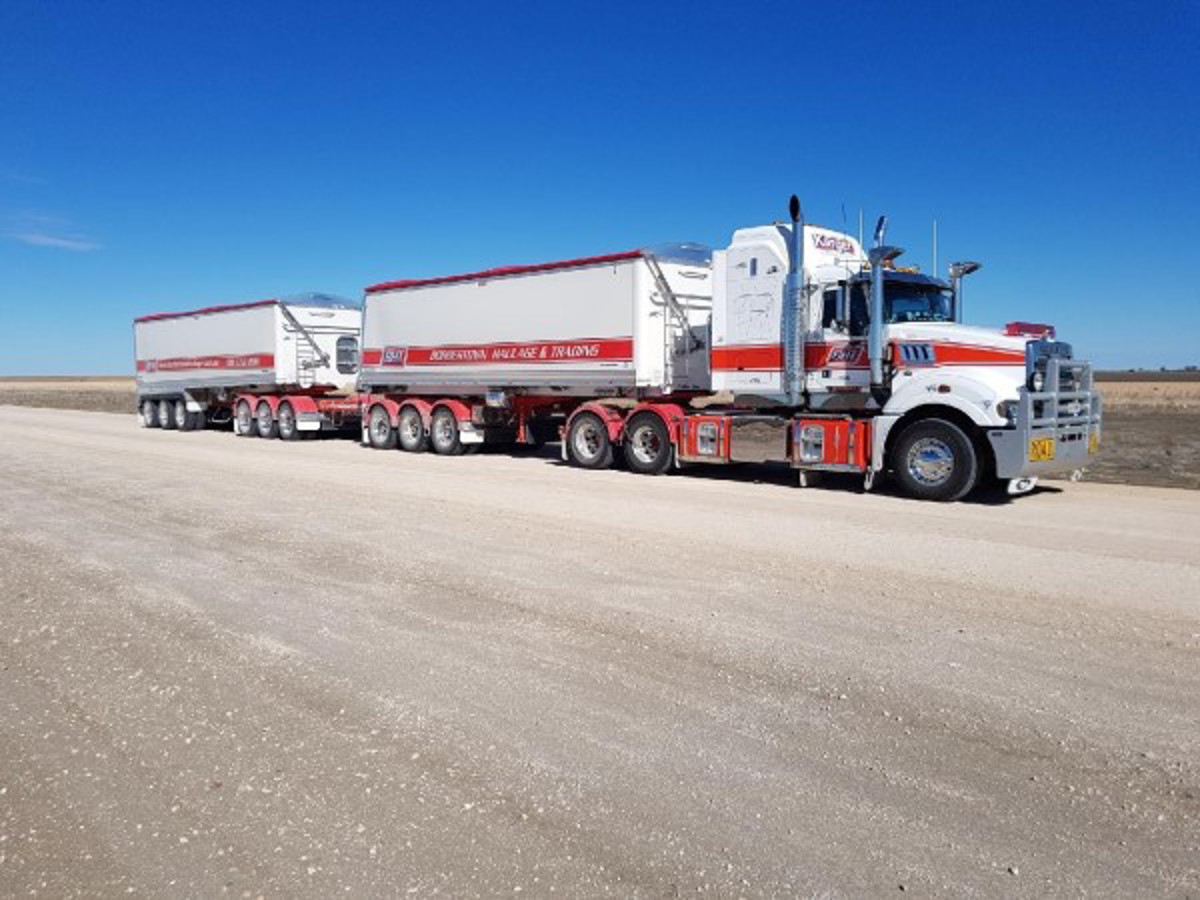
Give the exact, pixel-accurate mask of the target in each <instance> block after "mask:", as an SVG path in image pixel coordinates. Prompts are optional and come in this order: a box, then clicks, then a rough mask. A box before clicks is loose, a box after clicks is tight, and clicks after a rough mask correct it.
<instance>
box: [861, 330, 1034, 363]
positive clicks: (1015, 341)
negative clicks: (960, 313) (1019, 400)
mask: <svg viewBox="0 0 1200 900" xmlns="http://www.w3.org/2000/svg"><path fill="white" fill-rule="evenodd" d="M885 337H886V340H888V341H896V342H904V343H922V342H924V343H932V344H942V343H945V344H957V345H960V346H964V347H979V348H980V349H988V350H997V351H1000V352H1002V353H1003V354H1005V355H1006V356H1007V355H1011V354H1020V356H1021V362H1022V364H1023V363H1024V360H1025V344H1026V343H1028V342H1029V341H1030V340H1031V338H1029V337H1027V336H1025V335H1010V334H1005V333H1004V332H1003V331H1000V330H999V329H998V328H980V327H978V326H975V325H960V324H958V323H957V322H903V323H897V324H893V325H888V326H887V328H886V330H885Z"/></svg>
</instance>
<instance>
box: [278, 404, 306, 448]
mask: <svg viewBox="0 0 1200 900" xmlns="http://www.w3.org/2000/svg"><path fill="white" fill-rule="evenodd" d="M278 427H279V437H280V438H281V439H282V440H285V441H295V440H299V439H300V437H301V435H302V434H303V432H302V431H300V429H299V427H298V426H297V425H296V410H294V409H293V408H292V404H290V403H288V402H287V401H286V400H284V401H283V402H282V403H280V404H279V426H278Z"/></svg>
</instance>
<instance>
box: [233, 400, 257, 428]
mask: <svg viewBox="0 0 1200 900" xmlns="http://www.w3.org/2000/svg"><path fill="white" fill-rule="evenodd" d="M233 433H234V434H236V435H237V436H238V437H258V428H257V427H256V426H255V424H254V410H253V409H252V408H251V406H250V402H249V401H248V400H239V401H238V405H237V406H236V407H235V408H234V410H233Z"/></svg>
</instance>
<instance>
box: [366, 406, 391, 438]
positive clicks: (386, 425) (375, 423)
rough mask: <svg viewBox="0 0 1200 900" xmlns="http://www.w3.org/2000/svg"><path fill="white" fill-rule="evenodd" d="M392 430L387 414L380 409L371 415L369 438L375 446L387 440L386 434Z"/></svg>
mask: <svg viewBox="0 0 1200 900" xmlns="http://www.w3.org/2000/svg"><path fill="white" fill-rule="evenodd" d="M391 430H392V423H391V422H389V421H388V417H387V413H386V412H384V411H383V410H382V409H377V410H375V411H374V412H372V413H371V438H372V439H373V440H374V441H375V443H377V444H382V443H384V442H385V441H386V440H387V439H388V432H390V431H391Z"/></svg>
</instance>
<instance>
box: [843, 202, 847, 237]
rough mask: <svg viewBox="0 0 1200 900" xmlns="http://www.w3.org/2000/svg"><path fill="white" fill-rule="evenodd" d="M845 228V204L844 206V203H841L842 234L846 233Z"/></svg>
mask: <svg viewBox="0 0 1200 900" xmlns="http://www.w3.org/2000/svg"><path fill="white" fill-rule="evenodd" d="M846 228H847V225H846V204H845V202H844V201H843V203H842V234H845V233H846Z"/></svg>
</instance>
